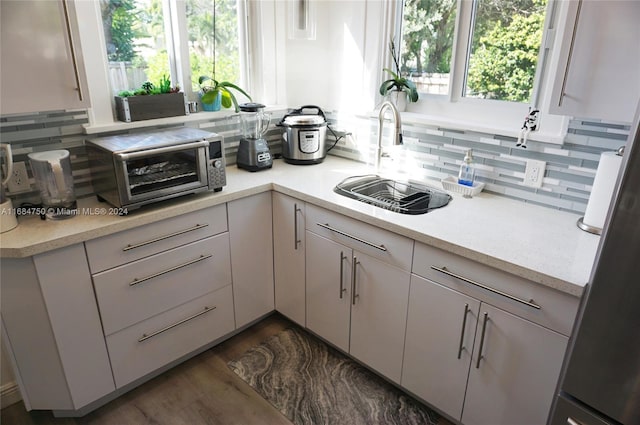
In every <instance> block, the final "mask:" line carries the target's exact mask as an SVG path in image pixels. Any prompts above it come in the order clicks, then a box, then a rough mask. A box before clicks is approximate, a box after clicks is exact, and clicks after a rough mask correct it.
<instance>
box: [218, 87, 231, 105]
mask: <svg viewBox="0 0 640 425" xmlns="http://www.w3.org/2000/svg"><path fill="white" fill-rule="evenodd" d="M221 93H222V99H221V103H222V106H224V107H225V108H230V107H231V105H232V103H233V101H232V100H231V98H232V97H233V95H232V94H231V92H230V91H229V90H226V89H223V90H222V91H221Z"/></svg>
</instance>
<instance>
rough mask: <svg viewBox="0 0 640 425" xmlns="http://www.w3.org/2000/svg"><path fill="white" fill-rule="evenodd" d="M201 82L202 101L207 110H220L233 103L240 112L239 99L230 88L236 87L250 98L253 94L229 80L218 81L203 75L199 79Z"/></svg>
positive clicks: (199, 82) (235, 88)
mask: <svg viewBox="0 0 640 425" xmlns="http://www.w3.org/2000/svg"><path fill="white" fill-rule="evenodd" d="M198 84H200V101H201V102H202V109H204V110H205V111H219V110H220V106H223V107H225V108H230V107H231V105H233V106H234V107H235V111H236V112H238V111H239V109H238V100H237V99H236V97H235V96H234V94H233V93H232V92H231V90H229V89H234V90H237V91H239V92H240V93H242V94H243V95H245V96H246V97H247V98H248V99H249V100H252V99H251V96H249V95H248V94H247V92H245V91H244V90H242V89H241V88H240V87H238V86H236V85H235V84H233V83H230V82H228V81H221V82H220V81H217V80H215V79H213V78H211V77H209V76H207V75H201V76H200V78H199V79H198Z"/></svg>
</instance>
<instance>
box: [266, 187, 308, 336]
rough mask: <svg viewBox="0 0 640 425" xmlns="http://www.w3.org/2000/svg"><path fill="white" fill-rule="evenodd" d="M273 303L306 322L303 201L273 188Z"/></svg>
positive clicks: (295, 320)
mask: <svg viewBox="0 0 640 425" xmlns="http://www.w3.org/2000/svg"><path fill="white" fill-rule="evenodd" d="M272 200H273V263H274V276H275V307H276V310H278V311H279V312H280V313H282V314H283V315H285V316H287V317H288V318H289V319H291V320H293V321H294V322H296V323H298V324H299V325H301V326H305V254H304V253H305V246H306V242H305V230H304V229H305V204H304V202H302V201H299V200H297V199H294V198H291V197H290V196H287V195H283V194H281V193H277V192H273V194H272Z"/></svg>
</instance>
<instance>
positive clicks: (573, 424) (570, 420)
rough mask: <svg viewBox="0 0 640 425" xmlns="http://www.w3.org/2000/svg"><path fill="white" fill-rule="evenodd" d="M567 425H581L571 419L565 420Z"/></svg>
mask: <svg viewBox="0 0 640 425" xmlns="http://www.w3.org/2000/svg"><path fill="white" fill-rule="evenodd" d="M567 424H568V425H583V424H582V422H578V421H576V420H575V419H573V418H567Z"/></svg>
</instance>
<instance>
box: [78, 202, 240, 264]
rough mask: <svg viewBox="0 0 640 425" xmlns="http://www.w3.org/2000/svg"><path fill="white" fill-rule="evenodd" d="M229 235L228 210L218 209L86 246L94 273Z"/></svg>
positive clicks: (156, 224)
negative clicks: (203, 240)
mask: <svg viewBox="0 0 640 425" xmlns="http://www.w3.org/2000/svg"><path fill="white" fill-rule="evenodd" d="M226 231H227V206H226V205H225V204H222V205H217V206H215V207H212V208H206V209H203V210H200V211H195V212H192V213H189V214H185V215H181V216H178V217H173V218H168V219H166V220H162V221H158V222H156V223H151V224H147V225H145V226H140V227H136V228H134V229H130V230H126V231H123V232H119V233H115V234H113V235H109V236H104V237H102V238H98V239H93V240H90V241H87V242H85V245H86V247H87V256H88V258H89V267H90V268H91V273H98V272H101V271H103V270H106V269H109V268H111V267H115V266H120V265H122V264H125V263H128V262H130V261H135V260H139V259H140V258H144V257H148V256H149V255H153V254H157V253H158V252H162V251H165V250H167V249H171V248H175V247H177V246H180V245H184V244H187V243H189V242H193V241H197V240H198V239H203V238H206V237H209V236H213V235H217V234H219V233H222V232H226Z"/></svg>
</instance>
